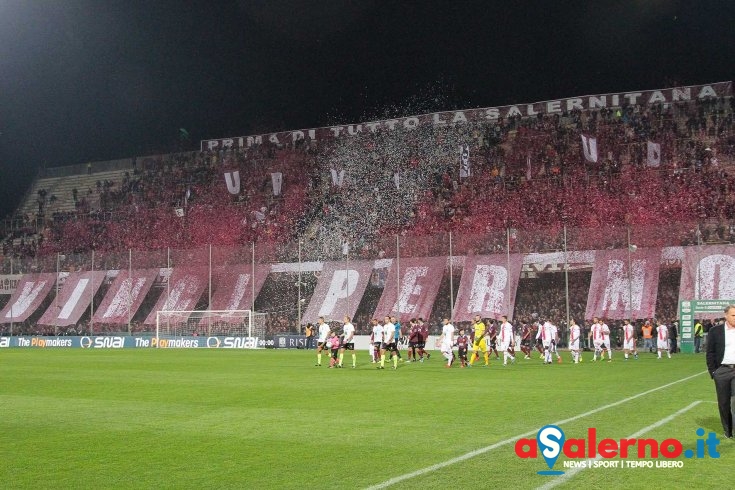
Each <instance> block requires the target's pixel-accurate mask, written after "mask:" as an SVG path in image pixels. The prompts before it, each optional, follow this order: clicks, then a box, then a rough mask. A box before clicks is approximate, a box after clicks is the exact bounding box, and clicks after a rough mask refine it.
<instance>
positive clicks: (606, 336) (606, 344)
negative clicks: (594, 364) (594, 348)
mask: <svg viewBox="0 0 735 490" xmlns="http://www.w3.org/2000/svg"><path fill="white" fill-rule="evenodd" d="M600 326H601V329H602V347H603V348H605V349H607V362H612V345H611V341H610V327H608V326H607V323H605V322H604V321H603V320H602V319H601V320H600ZM600 360H601V361H603V360H605V353H604V352H603V353H602V356H601V357H600Z"/></svg>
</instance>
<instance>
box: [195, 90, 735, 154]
mask: <svg viewBox="0 0 735 490" xmlns="http://www.w3.org/2000/svg"><path fill="white" fill-rule="evenodd" d="M730 95H732V82H719V83H710V84H707V85H691V86H688V87H672V88H664V89H658V90H640V91H632V92H622V93H615V94H596V95H582V96H575V97H569V98H565V99H557V100H547V101H543V102H534V103H530V104H528V103H524V104H513V105H507V106H499V107H484V108H479V109H464V110H459V111H448V112H434V113H429V114H420V115H416V116H408V117H403V118H398V119H386V120H382V121H373V122H363V123H358V124H345V125H339V126H327V127H322V128H312V129H296V130H292V131H283V132H280V133H269V134H261V135H251V136H238V137H233V138H217V139H211V140H201V150H202V151H211V150H227V149H233V148H250V147H252V146H256V145H263V144H270V145H275V146H281V145H285V144H291V143H294V142H296V141H300V140H307V139H308V140H310V141H317V140H328V139H334V138H340V137H347V138H349V137H351V136H354V135H357V134H362V133H363V132H370V133H376V132H378V131H410V130H412V129H415V128H416V127H418V126H420V125H432V126H437V127H443V126H447V125H455V124H467V123H468V122H469V123H481V122H495V121H498V120H499V119H501V118H503V119H506V118H510V117H517V116H520V117H535V116H538V114H563V113H564V112H570V111H573V110H581V111H584V110H590V111H594V110H597V109H601V108H603V107H604V108H617V107H625V106H640V107H645V106H648V105H651V104H667V103H674V102H679V101H683V102H686V101H693V100H706V99H709V98H714V97H728V96H730Z"/></svg>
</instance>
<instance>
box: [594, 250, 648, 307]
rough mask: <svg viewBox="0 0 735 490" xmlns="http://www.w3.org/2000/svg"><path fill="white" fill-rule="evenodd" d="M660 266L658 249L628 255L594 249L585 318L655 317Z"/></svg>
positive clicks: (637, 251)
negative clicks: (593, 261)
mask: <svg viewBox="0 0 735 490" xmlns="http://www.w3.org/2000/svg"><path fill="white" fill-rule="evenodd" d="M629 254H630V255H629ZM629 261H630V270H629V269H628V262H629ZM660 264H661V249H659V248H646V249H642V248H639V249H637V250H635V251H630V252H629V251H628V250H598V251H597V253H596V255H595V265H594V268H593V269H592V279H591V281H590V289H589V293H588V295H587V310H586V312H585V319H587V320H591V319H592V318H594V317H599V318H607V319H610V320H624V319H626V318H653V317H655V316H656V298H657V293H658V272H659V266H660Z"/></svg>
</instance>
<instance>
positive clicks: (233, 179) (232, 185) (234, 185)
mask: <svg viewBox="0 0 735 490" xmlns="http://www.w3.org/2000/svg"><path fill="white" fill-rule="evenodd" d="M225 184H227V191H228V192H229V193H230V194H234V195H237V194H240V171H239V170H235V171H234V172H225Z"/></svg>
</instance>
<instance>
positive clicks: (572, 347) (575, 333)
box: [569, 318, 582, 364]
mask: <svg viewBox="0 0 735 490" xmlns="http://www.w3.org/2000/svg"><path fill="white" fill-rule="evenodd" d="M581 336H582V333H581V330H580V328H579V325H577V322H575V321H574V318H572V319H571V320H569V351H570V352H571V353H572V360H573V361H574V364H577V363H578V362H579V357H580V351H579V339H580V338H581Z"/></svg>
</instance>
